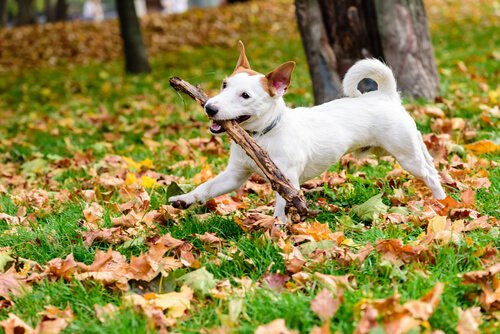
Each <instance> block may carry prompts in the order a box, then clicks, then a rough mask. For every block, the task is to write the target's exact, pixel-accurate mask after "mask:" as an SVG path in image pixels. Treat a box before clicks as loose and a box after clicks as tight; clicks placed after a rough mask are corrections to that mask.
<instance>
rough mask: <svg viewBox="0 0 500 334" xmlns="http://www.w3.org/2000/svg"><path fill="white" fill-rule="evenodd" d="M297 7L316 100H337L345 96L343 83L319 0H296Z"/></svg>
mask: <svg viewBox="0 0 500 334" xmlns="http://www.w3.org/2000/svg"><path fill="white" fill-rule="evenodd" d="M295 10H296V15H297V21H298V24H299V30H300V35H301V36H302V44H303V45H304V50H305V52H306V57H307V62H308V63H309V73H310V75H311V79H312V85H313V91H314V101H315V102H316V104H321V103H324V102H327V101H330V100H333V99H336V98H338V97H340V96H341V95H342V84H341V79H340V76H339V74H338V72H337V59H336V57H335V52H334V51H333V48H332V47H331V45H330V43H329V41H328V36H327V34H326V30H325V25H324V24H323V19H322V13H321V8H320V6H319V3H318V0H296V1H295Z"/></svg>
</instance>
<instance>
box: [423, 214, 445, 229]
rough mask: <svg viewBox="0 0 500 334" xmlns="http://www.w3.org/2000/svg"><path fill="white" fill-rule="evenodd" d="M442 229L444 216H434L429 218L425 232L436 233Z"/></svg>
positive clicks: (443, 227)
mask: <svg viewBox="0 0 500 334" xmlns="http://www.w3.org/2000/svg"><path fill="white" fill-rule="evenodd" d="M444 230H446V217H445V216H435V217H433V218H431V219H430V220H429V226H427V233H438V232H441V231H444Z"/></svg>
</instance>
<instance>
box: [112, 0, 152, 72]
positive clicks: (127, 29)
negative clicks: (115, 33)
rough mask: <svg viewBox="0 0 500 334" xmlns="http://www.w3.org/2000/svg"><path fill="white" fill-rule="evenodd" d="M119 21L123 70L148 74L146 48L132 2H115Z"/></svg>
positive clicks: (128, 0) (118, 0)
mask: <svg viewBox="0 0 500 334" xmlns="http://www.w3.org/2000/svg"><path fill="white" fill-rule="evenodd" d="M116 10H117V12H118V18H119V21H120V32H121V36H122V40H123V51H124V55H125V70H126V71H127V72H128V73H132V74H136V73H149V72H150V71H151V67H150V66H149V62H148V56H147V52H146V47H145V46H144V42H143V40H142V34H141V27H140V24H139V19H138V18H137V14H136V11H135V6H134V0H116Z"/></svg>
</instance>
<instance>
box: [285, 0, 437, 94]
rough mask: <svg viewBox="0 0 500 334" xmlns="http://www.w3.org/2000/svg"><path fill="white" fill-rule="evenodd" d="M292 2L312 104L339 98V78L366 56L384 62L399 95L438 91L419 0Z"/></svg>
mask: <svg viewBox="0 0 500 334" xmlns="http://www.w3.org/2000/svg"><path fill="white" fill-rule="evenodd" d="M295 4H296V14H297V20H298V23H299V29H300V32H301V35H302V42H303V45H304V49H305V51H306V56H307V61H308V63H309V69H310V73H311V79H312V82H313V88H314V97H315V102H316V104H321V103H323V102H326V101H330V100H332V99H334V98H337V97H340V95H341V92H342V85H341V79H340V78H343V76H344V75H345V73H346V72H347V70H348V69H349V67H351V66H352V65H353V64H354V63H355V62H356V61H357V60H359V59H362V58H367V57H372V58H379V59H381V60H384V61H385V62H386V63H388V64H389V66H391V67H392V69H393V70H394V74H395V77H396V80H397V81H398V86H399V89H400V90H402V91H403V93H404V94H407V95H409V96H410V97H424V98H427V99H432V98H434V97H435V96H436V95H437V94H438V93H439V84H438V76H437V71H436V66H435V62H434V55H433V52H432V44H431V42H430V39H429V34H428V31H427V23H426V17H425V11H424V7H423V3H422V1H421V0H417V1H410V0H387V1H385V0H336V1H329V0H296V1H295ZM368 87H369V86H368ZM371 89H372V88H368V89H367V90H371Z"/></svg>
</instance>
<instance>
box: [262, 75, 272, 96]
mask: <svg viewBox="0 0 500 334" xmlns="http://www.w3.org/2000/svg"><path fill="white" fill-rule="evenodd" d="M260 84H261V85H262V88H264V91H266V92H267V93H268V94H269V95H271V96H274V94H273V92H271V88H270V87H269V80H267V77H266V76H263V77H262V78H260Z"/></svg>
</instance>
